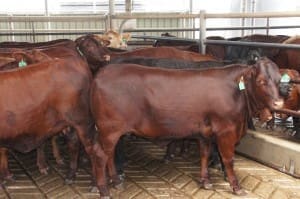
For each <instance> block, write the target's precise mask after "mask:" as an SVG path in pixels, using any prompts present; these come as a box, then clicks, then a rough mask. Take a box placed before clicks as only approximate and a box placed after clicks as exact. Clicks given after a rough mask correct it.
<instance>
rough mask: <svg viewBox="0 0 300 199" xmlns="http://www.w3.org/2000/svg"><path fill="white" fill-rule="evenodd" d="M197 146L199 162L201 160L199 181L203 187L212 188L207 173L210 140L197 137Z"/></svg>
mask: <svg viewBox="0 0 300 199" xmlns="http://www.w3.org/2000/svg"><path fill="white" fill-rule="evenodd" d="M198 140H199V148H200V155H201V157H200V162H201V172H200V183H201V184H202V185H203V187H204V188H205V189H212V184H211V183H210V179H209V174H208V161H209V156H210V151H211V141H210V140H209V139H204V138H199V139H198Z"/></svg>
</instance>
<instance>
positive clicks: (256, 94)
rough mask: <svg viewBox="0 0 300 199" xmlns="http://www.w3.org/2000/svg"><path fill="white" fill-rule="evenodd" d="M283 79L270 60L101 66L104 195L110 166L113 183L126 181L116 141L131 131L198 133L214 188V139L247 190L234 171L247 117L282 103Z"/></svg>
mask: <svg viewBox="0 0 300 199" xmlns="http://www.w3.org/2000/svg"><path fill="white" fill-rule="evenodd" d="M280 77H281V76H280V73H279V70H278V67H277V66H276V65H275V64H274V63H273V62H271V61H270V60H268V59H261V60H259V61H258V62H257V64H256V65H253V66H252V67H249V66H243V65H233V66H229V67H225V68H222V69H208V70H171V69H162V68H149V67H143V66H139V65H134V64H123V65H117V64H116V65H114V64H112V65H109V66H107V67H105V68H103V69H101V70H100V71H99V72H98V73H97V75H96V76H95V78H94V80H93V84H92V88H91V109H92V113H93V116H94V118H95V120H96V125H97V127H98V129H99V132H101V133H99V141H100V142H101V144H102V146H103V150H104V153H105V156H104V158H103V159H104V160H107V162H106V161H104V162H103V163H102V166H103V167H102V170H101V171H102V173H101V175H100V176H102V178H101V183H103V184H102V186H101V188H102V189H100V193H101V195H104V196H108V194H109V192H108V188H107V186H106V177H105V176H106V174H105V170H106V166H107V167H108V171H109V175H110V176H111V177H112V178H113V183H114V184H115V185H116V184H118V183H120V181H119V180H118V179H116V178H115V175H116V171H115V167H114V163H113V156H114V150H115V144H116V143H117V141H118V139H119V138H120V136H122V135H123V134H125V133H128V132H130V133H134V134H136V135H140V136H145V137H150V138H161V139H164V138H170V137H172V138H182V137H188V136H193V137H196V138H198V139H199V142H201V144H200V146H201V150H200V151H201V175H200V176H201V182H202V183H203V185H204V187H205V188H211V183H210V180H209V175H208V169H207V166H208V165H207V164H208V155H209V151H210V146H211V141H212V138H215V139H216V143H217V146H218V149H219V151H220V154H221V157H222V161H223V163H224V165H225V168H226V172H227V175H228V180H229V183H230V185H231V187H232V188H233V191H234V193H236V194H238V195H240V194H243V193H244V192H243V190H242V189H241V188H240V186H239V184H238V181H237V178H236V175H235V173H234V171H233V157H234V148H235V145H236V144H238V142H239V140H240V139H241V137H242V136H243V135H244V134H245V133H246V129H247V119H248V118H249V117H251V113H253V112H254V109H262V108H264V107H269V108H271V109H272V108H279V107H281V106H282V104H283V101H282V99H281V98H280V97H279V94H278V87H277V83H278V82H279V81H280ZM111 80H113V81H111ZM203 85H205V86H203ZM239 86H240V89H239ZM212 91H213V92H212ZM106 157H107V158H106ZM99 182H100V181H99ZM99 187H100V186H99Z"/></svg>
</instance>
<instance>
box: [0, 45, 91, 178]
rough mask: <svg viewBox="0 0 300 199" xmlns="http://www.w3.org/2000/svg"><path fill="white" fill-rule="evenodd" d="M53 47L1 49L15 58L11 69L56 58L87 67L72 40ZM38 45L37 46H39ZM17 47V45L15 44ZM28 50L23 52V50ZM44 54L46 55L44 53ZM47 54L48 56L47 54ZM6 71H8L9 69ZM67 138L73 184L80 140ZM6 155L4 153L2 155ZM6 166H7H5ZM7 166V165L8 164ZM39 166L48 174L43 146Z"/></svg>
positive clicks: (59, 157) (60, 161)
mask: <svg viewBox="0 0 300 199" xmlns="http://www.w3.org/2000/svg"><path fill="white" fill-rule="evenodd" d="M50 43H51V44H52V45H50V46H49V48H47V46H45V45H44V46H43V45H39V50H34V49H33V50H30V49H31V46H32V45H34V44H30V45H29V46H26V45H25V46H24V45H20V46H19V48H4V49H1V50H0V51H1V52H0V54H1V55H2V56H6V57H14V59H15V61H14V62H11V63H10V65H9V66H10V67H9V68H10V69H11V68H16V67H18V63H19V61H20V60H24V61H25V62H26V63H27V64H28V65H29V64H32V63H37V62H41V61H47V60H51V59H53V58H56V57H61V58H64V59H68V58H70V59H71V60H74V61H76V60H77V62H79V63H80V64H82V65H84V66H86V62H85V61H84V59H83V58H82V57H81V56H80V55H79V54H78V52H77V50H76V46H75V43H74V42H73V41H70V40H67V41H65V40H63V41H60V42H50ZM38 44H39V43H37V44H36V45H38ZM15 46H17V44H15ZM34 46H35V45H34ZM24 48H25V49H26V50H22V49H24ZM43 52H44V53H43ZM45 53H47V54H45ZM5 69H8V68H7V67H6V68H5ZM65 138H66V139H67V140H68V142H67V143H68V148H69V151H70V156H71V157H70V158H71V161H70V170H69V172H68V175H67V179H66V182H68V183H71V182H72V179H73V178H74V177H75V173H76V170H77V164H78V163H77V160H78V153H79V148H78V147H77V146H78V141H77V140H78V139H76V136H75V135H74V133H68V134H67V135H66V136H65ZM53 139H56V137H53V138H52V144H55V141H54V140H53ZM52 146H53V154H54V157H55V160H56V162H57V163H58V164H59V165H61V164H63V160H62V158H61V156H60V153H59V151H58V146H57V145H52ZM2 154H4V153H2ZM1 159H2V161H4V160H5V159H7V156H6V157H1ZM3 165H5V164H3ZM6 165H7V164H6ZM37 165H38V167H39V170H40V172H41V173H42V174H47V170H48V165H47V163H46V159H45V155H44V152H43V145H42V146H41V147H38V150H37ZM0 172H1V173H8V172H7V171H5V169H4V168H3V167H2V170H0Z"/></svg>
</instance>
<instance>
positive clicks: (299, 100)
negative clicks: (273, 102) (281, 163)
mask: <svg viewBox="0 0 300 199" xmlns="http://www.w3.org/2000/svg"><path fill="white" fill-rule="evenodd" d="M280 73H281V74H282V75H283V74H288V75H289V76H290V78H291V79H293V80H300V75H299V72H298V71H296V70H291V69H280ZM283 108H286V109H290V110H295V111H299V110H300V85H299V84H292V86H291V88H290V92H289V93H288V96H286V97H285V98H284V105H283ZM278 116H279V117H280V118H282V119H284V120H285V119H287V117H288V115H286V114H278ZM293 125H294V129H295V132H296V133H295V135H294V136H295V137H300V135H299V118H298V117H293Z"/></svg>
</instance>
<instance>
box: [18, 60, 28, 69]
mask: <svg viewBox="0 0 300 199" xmlns="http://www.w3.org/2000/svg"><path fill="white" fill-rule="evenodd" d="M18 66H19V67H20V68H21V67H24V66H27V63H26V62H25V61H24V60H23V59H22V60H21V61H19V64H18Z"/></svg>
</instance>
